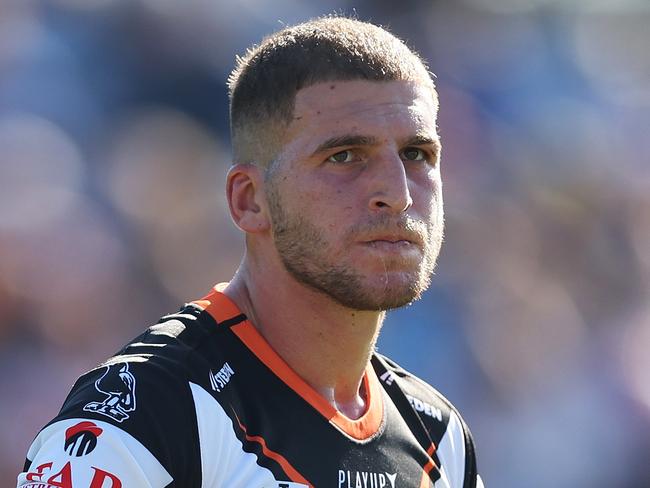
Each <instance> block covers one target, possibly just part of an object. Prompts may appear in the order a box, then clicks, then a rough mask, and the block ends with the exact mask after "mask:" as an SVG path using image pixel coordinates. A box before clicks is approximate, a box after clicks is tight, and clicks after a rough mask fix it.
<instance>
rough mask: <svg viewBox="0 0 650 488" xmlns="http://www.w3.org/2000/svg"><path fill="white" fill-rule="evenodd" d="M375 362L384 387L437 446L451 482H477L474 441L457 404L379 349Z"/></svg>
mask: <svg viewBox="0 0 650 488" xmlns="http://www.w3.org/2000/svg"><path fill="white" fill-rule="evenodd" d="M372 364H373V367H374V369H375V372H376V373H377V375H378V376H379V379H380V380H381V382H382V384H383V386H384V389H385V390H386V392H387V393H388V395H389V396H390V397H391V399H392V400H393V402H394V403H395V405H396V407H397V408H398V409H399V410H400V412H401V413H402V415H403V417H404V420H405V421H406V422H407V424H408V425H409V427H410V428H411V430H412V432H413V433H414V434H415V435H416V437H417V438H418V439H419V441H420V442H421V444H422V445H427V444H428V443H429V442H430V443H431V444H432V445H433V446H434V450H435V455H434V460H435V461H436V464H438V465H439V466H441V469H443V471H444V473H445V476H446V477H447V478H448V480H449V481H450V482H451V486H463V487H471V486H475V485H474V483H476V479H477V473H476V456H475V450H474V441H473V438H472V435H471V432H470V430H469V427H468V426H467V424H466V423H465V421H464V420H463V418H462V416H461V414H460V413H459V412H458V410H457V409H456V407H455V406H454V405H453V404H452V403H451V402H450V401H449V400H448V399H447V398H446V397H445V396H444V395H443V394H442V393H440V392H439V391H438V390H436V389H435V388H434V387H433V386H431V385H430V384H428V383H427V382H425V381H423V380H422V379H420V378H419V377H417V376H416V375H414V374H413V373H411V372H409V371H407V370H406V369H404V368H402V367H401V366H400V365H399V364H397V363H396V362H395V361H393V360H391V359H389V358H387V357H386V356H383V355H381V354H378V353H375V354H374V355H373V358H372ZM413 413H415V414H416V415H415V416H413V415H412V414H413ZM414 417H415V418H417V420H416V421H413V418H414ZM420 427H424V430H425V431H426V434H427V435H426V436H422V431H421V430H420Z"/></svg>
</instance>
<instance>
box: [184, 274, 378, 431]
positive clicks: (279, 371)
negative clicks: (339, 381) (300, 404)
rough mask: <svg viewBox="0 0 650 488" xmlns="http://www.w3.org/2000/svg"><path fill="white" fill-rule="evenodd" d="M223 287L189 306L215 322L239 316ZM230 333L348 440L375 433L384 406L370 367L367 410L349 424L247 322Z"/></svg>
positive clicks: (366, 378)
mask: <svg viewBox="0 0 650 488" xmlns="http://www.w3.org/2000/svg"><path fill="white" fill-rule="evenodd" d="M226 286H228V283H219V284H217V285H215V286H214V288H213V289H212V291H211V292H210V293H209V294H208V295H206V296H205V297H204V298H202V299H201V300H196V301H194V302H192V303H193V304H195V305H196V306H198V307H200V308H201V309H203V310H205V311H206V312H208V313H209V314H210V315H211V316H212V317H213V318H214V319H215V320H216V321H217V322H223V321H224V320H228V319H231V318H233V317H236V316H238V315H241V313H242V312H241V311H240V310H239V308H238V307H237V305H236V304H235V303H234V302H233V301H232V300H231V299H230V298H228V297H227V296H226V295H225V294H224V293H223V289H224V288H225V287H226ZM231 330H232V331H233V332H234V333H235V334H236V335H237V337H239V339H240V340H241V341H242V342H243V343H244V345H246V347H248V349H250V351H251V352H252V353H253V354H255V356H257V358H258V359H259V360H260V361H262V362H263V363H264V364H265V365H266V366H267V367H268V368H269V369H270V370H271V371H273V373H275V375H276V376H277V377H278V378H280V379H281V380H282V381H283V382H284V383H285V384H286V385H287V386H289V388H291V389H292V390H293V391H295V392H296V393H297V394H298V395H300V396H301V397H302V398H303V399H304V400H305V401H306V402H307V403H309V404H310V405H311V406H312V407H314V408H315V409H316V410H317V411H318V412H320V414H321V415H323V416H324V417H325V418H326V419H327V420H329V421H330V422H331V423H332V424H334V425H335V426H337V427H338V428H339V429H341V430H342V431H343V432H345V433H346V434H348V435H349V436H350V437H352V438H354V439H357V440H365V439H368V438H369V437H372V436H373V435H374V434H375V433H377V431H378V430H379V427H380V426H381V422H382V419H383V417H384V403H383V399H382V393H381V385H380V384H379V378H377V375H376V374H375V371H374V369H372V366H370V365H368V367H367V368H366V372H365V374H364V377H363V381H364V388H365V391H366V394H367V396H368V398H367V403H368V409H367V410H366V412H365V413H364V414H363V415H362V416H361V417H360V418H358V419H356V420H352V419H350V418H348V417H346V416H345V415H344V414H343V413H341V412H339V411H338V410H337V409H336V408H334V407H333V406H332V405H330V403H329V402H328V401H327V400H325V398H323V397H322V395H321V394H320V393H318V392H317V391H316V390H314V389H313V388H312V387H311V386H309V385H308V384H307V382H306V381H305V380H303V379H302V378H301V377H300V376H299V375H298V373H296V372H295V371H294V370H293V369H291V366H289V365H288V364H287V363H286V362H285V361H284V360H283V359H282V358H281V357H280V356H279V355H278V353H276V352H275V351H274V350H273V348H272V347H271V345H270V344H269V343H268V342H266V339H264V337H262V335H261V334H260V333H259V332H258V331H257V329H256V328H255V327H254V326H253V324H251V323H250V322H249V321H248V320H246V321H243V322H241V323H239V324H237V325H234V326H233V327H232V329H231Z"/></svg>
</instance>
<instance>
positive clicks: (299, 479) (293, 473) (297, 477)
mask: <svg viewBox="0 0 650 488" xmlns="http://www.w3.org/2000/svg"><path fill="white" fill-rule="evenodd" d="M233 413H234V411H233ZM235 418H236V419H237V423H238V424H239V428H240V429H241V430H242V431H243V432H244V436H245V437H246V440H248V441H250V442H257V443H258V444H259V445H260V446H261V447H262V452H263V453H264V455H265V456H266V457H268V458H271V459H273V460H274V461H275V462H276V463H278V464H279V465H280V466H281V467H282V469H283V470H284V472H285V473H286V474H287V476H288V477H289V478H291V481H295V482H296V483H303V484H306V485H309V487H310V488H313V487H314V485H312V484H311V483H310V482H309V481H307V480H306V479H305V478H304V477H303V476H302V475H301V474H300V473H299V472H298V471H297V470H296V468H294V467H293V466H291V464H290V463H289V461H287V458H285V457H284V456H283V455H282V454H280V453H278V452H275V451H272V450H271V449H269V447H268V446H267V445H266V441H265V440H264V437H262V436H259V435H248V432H247V431H246V426H245V425H244V424H242V423H241V420H239V417H238V416H237V414H236V413H235Z"/></svg>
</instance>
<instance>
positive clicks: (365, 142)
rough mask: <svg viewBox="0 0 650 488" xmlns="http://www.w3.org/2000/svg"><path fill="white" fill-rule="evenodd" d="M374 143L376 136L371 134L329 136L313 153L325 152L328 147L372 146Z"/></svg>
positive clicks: (375, 142)
mask: <svg viewBox="0 0 650 488" xmlns="http://www.w3.org/2000/svg"><path fill="white" fill-rule="evenodd" d="M375 144H377V138H376V137H372V136H362V135H355V134H350V135H345V136H337V137H331V138H329V139H327V140H326V141H325V142H323V143H322V144H320V145H319V146H318V147H317V148H316V150H315V151H314V154H318V153H321V152H325V151H327V150H330V149H335V148H337V147H344V146H373V145H375Z"/></svg>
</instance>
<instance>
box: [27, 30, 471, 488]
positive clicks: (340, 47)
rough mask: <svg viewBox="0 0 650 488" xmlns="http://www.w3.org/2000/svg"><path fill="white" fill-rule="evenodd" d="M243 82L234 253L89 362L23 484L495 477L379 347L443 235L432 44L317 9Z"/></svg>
mask: <svg viewBox="0 0 650 488" xmlns="http://www.w3.org/2000/svg"><path fill="white" fill-rule="evenodd" d="M229 83H230V96H231V127H232V143H233V152H234V159H235V164H234V165H233V166H232V168H231V169H230V172H229V174H228V185H227V198H228V203H229V205H230V211H231V215H232V218H233V220H234V222H235V224H236V225H237V226H238V227H239V228H240V229H242V230H243V231H244V232H245V233H246V251H245V255H244V258H243V260H242V263H241V265H240V267H239V269H238V271H237V273H236V274H235V276H234V277H233V278H232V280H231V281H230V282H229V283H223V284H220V285H217V286H215V288H214V289H213V290H212V291H211V292H210V293H209V294H208V295H207V296H206V297H204V298H203V299H202V300H197V301H195V302H192V303H190V304H188V305H186V306H184V307H183V308H182V309H181V310H180V312H178V313H176V314H173V315H169V316H167V317H164V318H163V319H161V321H160V322H159V323H158V324H157V325H155V326H153V327H151V328H150V329H148V330H147V331H146V332H145V333H144V334H143V335H141V336H140V337H138V338H137V339H135V340H134V341H133V342H131V343H130V344H128V345H127V346H126V347H125V348H124V349H123V350H122V351H120V352H119V353H118V354H117V355H116V356H114V357H113V358H111V359H109V360H108V361H107V362H106V363H104V364H103V365H102V366H100V367H98V368H97V369H95V370H93V371H91V372H89V373H87V374H85V375H83V376H82V377H81V378H80V379H79V380H78V381H77V383H76V384H75V385H74V387H73V389H72V392H71V393H70V395H69V396H68V398H67V399H66V401H65V403H64V405H63V408H62V410H61V412H60V413H59V415H58V416H57V417H56V418H55V419H54V420H53V421H52V422H51V423H50V424H48V425H47V426H46V427H45V428H44V429H43V430H42V431H41V432H40V433H39V435H38V436H37V437H36V439H35V441H34V443H33V444H32V446H31V448H30V449H29V452H28V454H27V462H26V465H25V469H24V472H23V473H21V474H20V475H19V477H18V486H20V487H36V486H39V487H41V486H57V487H72V486H74V487H75V488H78V487H84V488H87V487H90V488H100V487H104V488H107V487H113V488H115V487H122V486H123V487H134V486H137V487H140V486H151V487H164V486H176V487H184V488H185V487H229V488H261V487H301V486H315V487H318V488H321V487H346V488H352V487H363V488H383V487H387V488H388V487H390V488H396V487H400V488H405V487H435V488H442V487H445V488H468V487H476V486H482V483H481V482H480V478H479V477H478V475H477V473H476V464H475V457H474V448H473V443H472V440H471V436H470V434H469V431H468V429H467V427H466V426H465V424H464V423H463V421H462V420H461V418H460V416H459V414H458V413H457V412H456V411H455V410H454V408H453V407H452V406H451V405H450V404H449V403H448V402H447V401H446V400H445V399H444V398H443V397H442V396H441V395H440V394H439V393H437V392H436V391H435V390H434V389H433V388H431V387H430V386H428V385H426V384H425V383H423V382H422V381H420V380H418V379H417V378H415V377H414V376H412V375H411V374H409V373H407V372H406V371H404V370H403V369H401V368H400V367H399V366H397V365H396V364H394V363H393V362H391V361H390V360H388V359H386V358H385V357H382V356H381V355H379V354H376V353H375V352H374V345H375V341H376V339H377V335H378V333H379V329H380V326H381V323H382V321H383V318H384V314H385V311H386V310H389V309H393V308H397V307H401V306H404V305H407V304H409V303H411V302H413V301H414V300H416V299H417V298H419V296H420V294H421V293H422V292H423V291H424V290H425V289H426V288H427V286H428V284H429V279H430V276H431V274H432V271H433V268H434V265H435V261H436V258H437V255H438V251H439V248H440V244H441V240H442V229H443V212H442V195H441V180H440V168H439V158H440V142H439V138H438V135H437V132H436V113H437V104H438V102H437V95H436V92H435V89H434V86H433V82H432V80H431V78H430V75H429V73H428V72H427V70H426V68H425V66H424V65H423V63H422V61H421V60H420V59H419V58H418V57H417V55H415V54H414V53H413V52H411V51H410V50H409V49H408V48H407V47H406V46H405V45H404V44H403V43H402V42H401V41H399V40H398V39H396V38H395V37H394V36H392V35H391V34H389V33H388V32H386V31H385V30H383V29H381V28H379V27H376V26H374V25H371V24H366V23H362V22H359V21H356V20H351V19H345V18H322V19H318V20H314V21H311V22H307V23H304V24H301V25H298V26H295V27H290V28H287V29H284V30H282V31H280V32H278V33H276V34H275V35H273V36H271V37H270V38H268V39H266V40H265V41H264V42H262V44H261V45H260V46H258V47H256V48H254V49H252V50H250V51H249V52H248V53H247V54H246V56H244V57H243V58H242V59H240V60H239V63H238V66H237V68H236V69H235V71H234V72H233V74H232V76H231V78H230V80H229Z"/></svg>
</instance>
